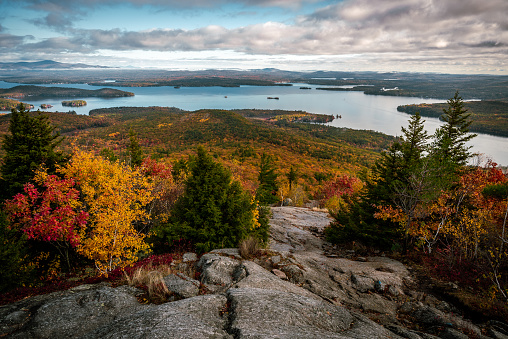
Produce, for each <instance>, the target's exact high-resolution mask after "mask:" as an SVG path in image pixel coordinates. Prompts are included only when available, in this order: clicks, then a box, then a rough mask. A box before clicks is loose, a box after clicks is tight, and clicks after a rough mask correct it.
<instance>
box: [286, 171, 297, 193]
mask: <svg viewBox="0 0 508 339" xmlns="http://www.w3.org/2000/svg"><path fill="white" fill-rule="evenodd" d="M286 176H287V178H288V183H289V190H290V191H291V189H292V188H293V183H295V182H296V180H298V172H297V171H296V170H295V169H294V167H293V166H291V168H290V169H289V172H288V174H287V175H286Z"/></svg>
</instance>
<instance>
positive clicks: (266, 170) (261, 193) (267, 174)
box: [256, 153, 279, 205]
mask: <svg viewBox="0 0 508 339" xmlns="http://www.w3.org/2000/svg"><path fill="white" fill-rule="evenodd" d="M258 181H259V186H258V189H257V190H256V199H257V200H258V202H259V203H260V204H261V205H271V204H274V203H276V202H277V201H279V198H278V196H277V191H278V190H279V185H278V184H277V173H275V165H274V162H273V158H272V157H271V156H270V155H268V154H265V153H263V154H261V160H260V163H259V175H258Z"/></svg>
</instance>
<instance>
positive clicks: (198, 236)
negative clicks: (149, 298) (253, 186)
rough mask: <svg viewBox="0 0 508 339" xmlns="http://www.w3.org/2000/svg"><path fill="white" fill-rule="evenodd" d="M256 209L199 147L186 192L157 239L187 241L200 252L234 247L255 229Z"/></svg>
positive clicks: (238, 186) (223, 170) (224, 172)
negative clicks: (166, 238)
mask: <svg viewBox="0 0 508 339" xmlns="http://www.w3.org/2000/svg"><path fill="white" fill-rule="evenodd" d="M255 208H256V206H255V204H254V203H253V202H252V201H251V198H250V197H249V195H248V194H247V193H246V192H244V190H243V189H242V187H241V185H240V183H239V182H238V181H233V180H232V175H231V173H230V172H229V171H228V170H227V169H226V168H225V167H223V166H222V165H221V164H220V163H217V162H215V161H214V160H213V158H212V157H211V156H210V155H208V153H207V152H206V151H205V149H204V148H202V147H199V148H198V150H197V157H196V158H195V160H194V161H193V162H192V163H191V172H190V176H189V178H188V179H187V181H186V184H185V191H184V193H183V195H182V196H181V197H180V198H179V199H178V200H177V202H176V203H175V205H174V207H173V209H172V210H171V216H170V218H169V223H168V224H167V225H165V226H163V228H162V230H160V231H159V236H167V237H168V238H169V240H170V242H172V241H177V240H180V239H186V240H188V241H190V242H191V243H193V244H194V245H195V246H196V250H198V251H199V252H206V251H209V250H212V249H214V248H224V247H236V246H238V243H239V242H240V241H241V240H242V239H244V238H245V237H246V236H247V234H248V232H249V231H251V230H252V229H253V228H254V210H255Z"/></svg>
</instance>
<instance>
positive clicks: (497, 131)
mask: <svg viewBox="0 0 508 339" xmlns="http://www.w3.org/2000/svg"><path fill="white" fill-rule="evenodd" d="M464 107H465V108H466V109H467V110H468V112H469V113H470V114H471V119H472V120H474V124H472V125H471V128H470V130H471V132H478V133H486V134H491V135H498V136H501V137H508V101H494V100H485V101H483V100H482V101H468V102H465V103H464ZM445 108H446V104H444V103H443V104H419V105H404V106H399V107H397V111H399V112H405V113H409V114H415V113H416V112H419V113H420V115H422V116H424V117H433V118H440V117H441V116H442V115H443V109H445Z"/></svg>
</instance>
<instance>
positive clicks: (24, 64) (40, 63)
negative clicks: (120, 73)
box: [0, 60, 110, 70]
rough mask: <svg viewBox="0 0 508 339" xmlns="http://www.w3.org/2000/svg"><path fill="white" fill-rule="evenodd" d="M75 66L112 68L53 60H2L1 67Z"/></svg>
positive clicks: (72, 67)
mask: <svg viewBox="0 0 508 339" xmlns="http://www.w3.org/2000/svg"><path fill="white" fill-rule="evenodd" d="M75 68H110V67H106V66H97V65H87V64H81V63H77V64H69V63H63V62H58V61H53V60H43V61H35V62H0V69H4V70H29V69H75Z"/></svg>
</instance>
